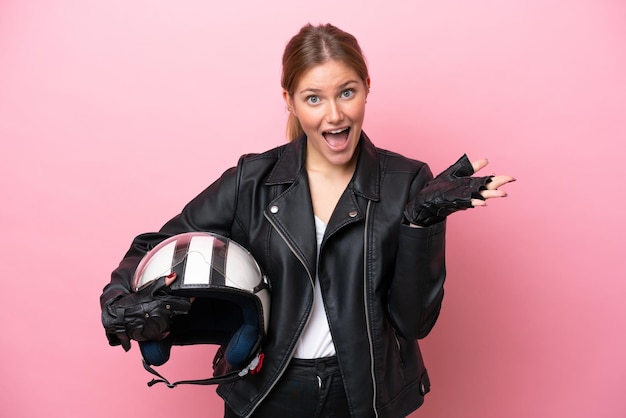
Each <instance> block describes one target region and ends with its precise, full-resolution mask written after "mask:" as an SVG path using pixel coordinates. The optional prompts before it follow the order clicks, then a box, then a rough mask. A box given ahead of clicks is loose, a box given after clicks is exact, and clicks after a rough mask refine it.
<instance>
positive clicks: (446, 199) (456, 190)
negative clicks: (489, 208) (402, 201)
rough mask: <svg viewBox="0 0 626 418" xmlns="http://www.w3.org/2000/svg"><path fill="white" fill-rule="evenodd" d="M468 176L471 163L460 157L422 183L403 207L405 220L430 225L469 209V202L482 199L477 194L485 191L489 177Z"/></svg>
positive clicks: (465, 157)
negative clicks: (404, 207)
mask: <svg viewBox="0 0 626 418" xmlns="http://www.w3.org/2000/svg"><path fill="white" fill-rule="evenodd" d="M472 174H474V169H473V167H472V163H471V162H470V161H469V159H468V158H467V155H465V154H464V155H463V156H462V157H461V158H460V159H459V160H458V161H457V162H456V163H454V164H453V165H451V166H450V167H448V168H447V169H446V170H444V171H443V172H441V174H439V175H438V176H437V177H435V178H434V179H433V180H432V181H430V182H428V184H426V186H425V187H424V188H423V189H422V190H421V191H420V192H419V193H418V194H417V196H416V197H415V199H413V200H412V201H411V202H410V203H409V204H408V205H407V206H406V209H405V212H404V216H405V218H406V219H407V220H408V221H409V222H410V223H413V224H415V225H420V226H430V225H432V224H435V223H437V222H441V221H443V220H444V219H445V218H446V216H448V215H450V214H452V213H454V212H456V211H459V210H465V209H469V208H471V207H472V199H481V200H484V198H483V197H482V196H481V195H480V193H479V192H480V191H481V190H485V189H486V188H487V184H488V183H489V182H490V181H491V178H492V176H487V177H471V175H472Z"/></svg>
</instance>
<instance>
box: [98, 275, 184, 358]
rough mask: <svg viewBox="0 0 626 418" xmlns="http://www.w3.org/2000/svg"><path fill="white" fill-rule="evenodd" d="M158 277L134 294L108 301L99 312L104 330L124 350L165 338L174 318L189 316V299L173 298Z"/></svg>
mask: <svg viewBox="0 0 626 418" xmlns="http://www.w3.org/2000/svg"><path fill="white" fill-rule="evenodd" d="M170 293H171V290H170V288H169V287H168V286H166V285H165V277H161V278H159V279H157V280H155V281H154V282H152V283H150V284H149V285H147V286H146V287H144V288H142V289H139V291H138V292H137V293H131V294H128V295H125V296H122V297H117V298H115V299H112V300H109V301H108V302H107V303H106V304H105V305H104V307H103V309H102V325H103V326H104V329H105V330H106V331H107V332H108V333H110V334H115V335H116V336H117V337H118V338H119V339H120V342H121V344H122V346H123V347H124V350H126V351H128V350H129V349H130V339H132V340H135V341H149V340H160V339H162V338H163V337H165V336H166V335H167V331H168V330H169V329H170V326H171V324H172V321H173V320H174V317H175V316H176V315H182V314H186V313H187V312H189V309H190V308H191V302H190V301H189V298H185V297H180V296H173V295H171V294H170Z"/></svg>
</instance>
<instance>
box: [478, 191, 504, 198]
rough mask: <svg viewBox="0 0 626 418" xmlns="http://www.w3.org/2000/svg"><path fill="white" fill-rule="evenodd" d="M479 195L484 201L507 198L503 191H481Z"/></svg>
mask: <svg viewBox="0 0 626 418" xmlns="http://www.w3.org/2000/svg"><path fill="white" fill-rule="evenodd" d="M480 195H481V196H482V197H483V198H485V199H492V198H494V197H507V193H506V192H505V191H504V190H481V191H480Z"/></svg>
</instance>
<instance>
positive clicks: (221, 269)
mask: <svg viewBox="0 0 626 418" xmlns="http://www.w3.org/2000/svg"><path fill="white" fill-rule="evenodd" d="M227 253H228V240H221V239H213V258H212V259H211V265H212V269H211V281H210V283H211V284H212V285H214V286H224V285H226V254H227Z"/></svg>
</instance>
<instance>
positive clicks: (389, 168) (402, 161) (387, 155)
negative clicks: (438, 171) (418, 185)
mask: <svg viewBox="0 0 626 418" xmlns="http://www.w3.org/2000/svg"><path fill="white" fill-rule="evenodd" d="M376 154H377V155H378V160H379V161H380V165H381V169H382V170H383V171H384V172H386V173H388V174H390V173H407V174H416V173H419V172H422V171H423V172H425V173H430V168H429V167H428V164H427V163H425V162H423V161H420V160H417V159H414V158H409V157H407V156H405V155H402V154H400V153H397V152H394V151H389V150H387V149H383V148H378V147H376Z"/></svg>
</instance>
